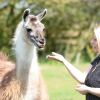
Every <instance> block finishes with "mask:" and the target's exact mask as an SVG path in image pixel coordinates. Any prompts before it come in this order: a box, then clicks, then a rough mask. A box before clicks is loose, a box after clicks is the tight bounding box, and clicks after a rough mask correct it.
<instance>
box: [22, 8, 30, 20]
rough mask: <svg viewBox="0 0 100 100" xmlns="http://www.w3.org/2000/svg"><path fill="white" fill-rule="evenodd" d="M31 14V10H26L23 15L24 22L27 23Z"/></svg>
mask: <svg viewBox="0 0 100 100" xmlns="http://www.w3.org/2000/svg"><path fill="white" fill-rule="evenodd" d="M29 14H30V9H29V8H28V9H26V10H25V11H24V14H23V20H24V21H26V18H27V16H28V15H29Z"/></svg>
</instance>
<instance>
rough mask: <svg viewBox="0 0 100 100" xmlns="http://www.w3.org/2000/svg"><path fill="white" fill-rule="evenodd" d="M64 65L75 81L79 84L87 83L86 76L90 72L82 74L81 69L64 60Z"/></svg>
mask: <svg viewBox="0 0 100 100" xmlns="http://www.w3.org/2000/svg"><path fill="white" fill-rule="evenodd" d="M63 64H64V65H65V67H66V68H67V70H68V71H69V73H70V74H71V75H72V77H73V78H74V79H75V80H77V81H78V82H79V83H84V82H85V79H86V76H87V73H88V71H89V70H87V71H85V72H81V71H80V70H79V69H77V68H76V67H74V66H73V65H72V64H71V63H69V62H68V61H67V60H65V59H64V60H63ZM90 68H91V67H90ZM90 68H89V69H90Z"/></svg>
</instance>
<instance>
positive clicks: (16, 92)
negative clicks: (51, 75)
mask: <svg viewBox="0 0 100 100" xmlns="http://www.w3.org/2000/svg"><path fill="white" fill-rule="evenodd" d="M46 12H47V10H46V9H45V10H44V11H42V12H41V13H40V14H38V15H36V16H35V15H31V14H30V9H26V10H25V11H24V14H23V19H22V21H21V22H20V23H19V25H18V27H17V29H16V32H15V36H14V48H15V53H16V68H15V75H14V76H15V77H14V78H12V80H11V81H10V82H9V84H7V85H4V87H2V88H0V100H48V95H47V91H46V88H45V85H44V83H43V80H42V78H41V73H40V70H39V67H38V62H37V48H38V49H42V48H44V46H45V38H44V32H43V31H44V28H45V27H44V25H43V24H42V23H41V20H42V19H43V18H44V16H45V14H46ZM5 91H6V92H5Z"/></svg>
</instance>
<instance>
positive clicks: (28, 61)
mask: <svg viewBox="0 0 100 100" xmlns="http://www.w3.org/2000/svg"><path fill="white" fill-rule="evenodd" d="M19 33H20V34H19ZM24 34H25V30H24V29H23V26H22V22H21V23H20V24H19V26H18V28H17V30H16V33H15V38H14V40H15V52H16V62H17V63H16V78H17V79H18V80H20V81H21V83H22V85H23V86H24V87H26V92H27V91H29V92H30V89H32V86H33V82H34V80H38V79H37V78H38V77H37V76H39V75H37V74H39V68H38V63H37V50H36V47H35V46H33V45H32V44H29V43H27V42H26V41H25V40H24ZM31 92H32V91H31ZM26 94H28V93H26ZM30 100H31V99H30Z"/></svg>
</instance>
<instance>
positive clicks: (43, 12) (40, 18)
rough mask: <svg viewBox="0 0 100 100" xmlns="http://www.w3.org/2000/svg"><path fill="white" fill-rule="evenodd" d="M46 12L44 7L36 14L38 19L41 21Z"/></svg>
mask: <svg viewBox="0 0 100 100" xmlns="http://www.w3.org/2000/svg"><path fill="white" fill-rule="evenodd" d="M46 13H47V9H44V10H43V11H42V12H41V13H39V14H38V15H37V17H38V19H39V20H40V21H41V20H42V19H43V18H44V16H45V15H46Z"/></svg>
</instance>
